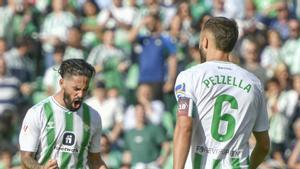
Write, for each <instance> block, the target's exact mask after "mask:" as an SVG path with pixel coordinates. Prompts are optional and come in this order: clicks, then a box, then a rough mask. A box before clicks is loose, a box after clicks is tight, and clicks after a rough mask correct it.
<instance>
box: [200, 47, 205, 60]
mask: <svg viewBox="0 0 300 169" xmlns="http://www.w3.org/2000/svg"><path fill="white" fill-rule="evenodd" d="M199 53H200V59H201V63H204V62H206V53H205V52H204V49H203V48H202V47H200V48H199Z"/></svg>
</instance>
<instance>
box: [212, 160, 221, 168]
mask: <svg viewBox="0 0 300 169" xmlns="http://www.w3.org/2000/svg"><path fill="white" fill-rule="evenodd" d="M220 163H221V160H219V159H217V160H213V169H220V168H221V164H220Z"/></svg>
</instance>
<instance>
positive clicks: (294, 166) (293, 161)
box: [287, 118, 300, 169]
mask: <svg viewBox="0 0 300 169" xmlns="http://www.w3.org/2000/svg"><path fill="white" fill-rule="evenodd" d="M293 131H294V133H295V136H296V138H295V140H294V144H293V147H292V153H291V156H290V157H289V158H288V161H287V164H288V168H289V169H298V168H299V166H300V159H299V157H300V119H299V118H298V119H297V120H296V121H295V123H294V124H293Z"/></svg>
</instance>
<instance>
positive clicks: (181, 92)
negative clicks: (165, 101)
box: [175, 83, 185, 99]
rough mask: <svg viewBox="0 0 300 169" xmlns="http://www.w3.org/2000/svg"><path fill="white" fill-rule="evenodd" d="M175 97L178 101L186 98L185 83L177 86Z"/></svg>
mask: <svg viewBox="0 0 300 169" xmlns="http://www.w3.org/2000/svg"><path fill="white" fill-rule="evenodd" d="M175 95H176V97H177V99H179V98H180V97H183V96H185V83H182V84H179V85H177V86H175Z"/></svg>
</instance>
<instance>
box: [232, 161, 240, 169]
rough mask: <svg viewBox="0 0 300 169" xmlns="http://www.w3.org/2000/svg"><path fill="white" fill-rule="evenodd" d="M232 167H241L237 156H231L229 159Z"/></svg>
mask: <svg viewBox="0 0 300 169" xmlns="http://www.w3.org/2000/svg"><path fill="white" fill-rule="evenodd" d="M230 162H231V165H232V169H241V166H240V165H241V162H240V159H239V158H231V159H230Z"/></svg>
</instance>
